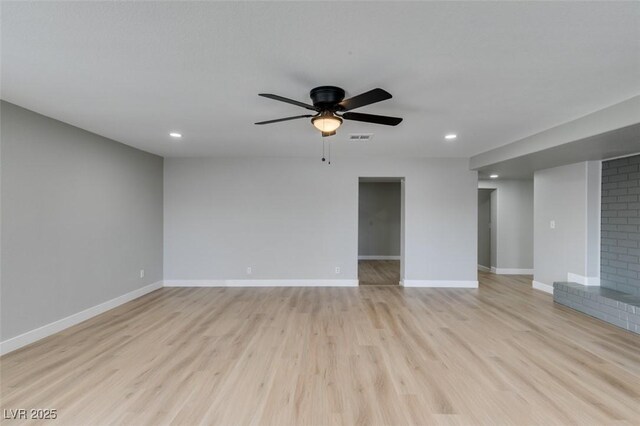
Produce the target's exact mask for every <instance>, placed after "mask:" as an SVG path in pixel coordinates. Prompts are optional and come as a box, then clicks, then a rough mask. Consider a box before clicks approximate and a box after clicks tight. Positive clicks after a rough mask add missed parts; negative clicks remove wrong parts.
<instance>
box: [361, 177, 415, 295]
mask: <svg viewBox="0 0 640 426" xmlns="http://www.w3.org/2000/svg"><path fill="white" fill-rule="evenodd" d="M403 255H404V178H395V177H394V178H374V177H369V178H360V179H359V184H358V281H359V284H360V285H391V286H397V285H399V284H400V281H401V279H402V276H403V275H404V274H403V271H404V262H403Z"/></svg>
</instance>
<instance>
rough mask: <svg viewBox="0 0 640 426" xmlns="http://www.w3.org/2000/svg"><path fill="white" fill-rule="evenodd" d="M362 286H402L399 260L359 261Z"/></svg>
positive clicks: (359, 275) (359, 278)
mask: <svg viewBox="0 0 640 426" xmlns="http://www.w3.org/2000/svg"><path fill="white" fill-rule="evenodd" d="M358 280H359V284H360V285H400V261H399V260H358Z"/></svg>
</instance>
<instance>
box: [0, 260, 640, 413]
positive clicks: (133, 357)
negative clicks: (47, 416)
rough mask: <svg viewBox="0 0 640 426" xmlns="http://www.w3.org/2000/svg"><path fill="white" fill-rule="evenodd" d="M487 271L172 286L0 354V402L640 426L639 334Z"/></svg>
mask: <svg viewBox="0 0 640 426" xmlns="http://www.w3.org/2000/svg"><path fill="white" fill-rule="evenodd" d="M391 267H393V268H395V266H393V265H392V266H391ZM393 273H395V272H394V271H388V274H389V275H392V274H393ZM380 276H385V273H382V274H380ZM479 280H480V286H479V288H478V289H433V288H431V289H427V288H425V289H420V288H403V287H400V286H381V285H380V286H378V285H372V286H366V285H365V286H361V287H358V288H321V287H316V288H308V287H305V288H284V287H283V288H163V289H160V290H158V291H155V292H153V293H151V294H148V295H146V296H144V297H141V298H139V299H137V300H134V301H132V302H129V303H127V304H125V305H122V306H120V307H118V308H116V309H113V310H111V311H108V312H106V313H104V314H102V315H99V316H97V317H95V318H92V319H90V320H88V321H85V322H83V323H81V324H78V325H77V326H75V327H72V328H69V329H67V330H64V331H63V332H61V333H58V334H56V335H53V336H50V337H48V338H46V339H43V340H42V341H39V342H36V343H35V344H33V345H30V346H27V347H25V348H22V349H20V350H17V351H15V352H13V353H10V354H7V355H5V356H3V357H1V358H0V379H1V383H0V392H1V394H0V396H1V399H0V408H1V409H3V410H4V409H6V410H9V409H19V408H26V409H30V408H55V409H57V410H58V419H57V420H55V424H59V425H94V424H96V425H121V424H127V425H145V424H148V425H165V424H167V425H169V424H173V425H195V424H219V425H231V424H233V425H331V424H338V425H352V424H362V425H378V424H379V425H382V424H393V425H399V424H429V425H432V424H433V425H459V424H463V425H468V424H488V425H489V424H491V425H494V424H514V425H526V424H539V425H553V424H580V425H585V424H619V425H634V424H636V425H637V424H640V336H638V335H636V334H633V333H630V332H628V331H625V330H622V329H619V328H616V327H614V326H612V325H610V324H607V323H604V322H601V321H598V320H596V319H594V318H591V317H587V316H584V315H582V314H580V313H578V312H575V311H573V310H571V309H568V308H566V307H564V306H560V305H557V304H555V303H553V299H552V297H551V296H550V295H548V294H545V293H542V292H539V291H536V290H533V289H532V288H531V277H529V276H499V275H493V274H487V273H479ZM2 423H3V424H5V423H6V424H23V423H29V422H24V421H19V420H7V419H3V420H2ZM32 423H33V424H46V422H44V421H38V422H32ZM52 423H53V421H52Z"/></svg>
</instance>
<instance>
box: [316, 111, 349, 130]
mask: <svg viewBox="0 0 640 426" xmlns="http://www.w3.org/2000/svg"><path fill="white" fill-rule="evenodd" d="M311 124H313V126H314V127H315V128H316V129H318V130H320V131H321V132H322V133H333V132H335V131H336V130H337V129H338V127H340V125H341V124H342V118H340V117H338V116H337V115H335V114H333V113H332V112H331V111H325V112H323V113H321V114H320V115H318V116H316V117H313V118H312V119H311Z"/></svg>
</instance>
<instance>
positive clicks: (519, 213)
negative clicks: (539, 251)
mask: <svg viewBox="0 0 640 426" xmlns="http://www.w3.org/2000/svg"><path fill="white" fill-rule="evenodd" d="M478 187H479V188H485V189H495V191H494V192H493V193H492V195H491V196H492V199H493V201H494V204H495V209H493V211H492V214H493V213H495V219H494V221H493V231H494V232H495V240H494V241H495V244H493V245H492V250H495V256H494V257H493V258H492V261H494V263H493V264H492V265H491V266H493V267H495V268H497V270H498V272H500V270H504V271H506V272H509V271H510V270H511V271H514V270H515V271H517V270H531V269H532V268H533V181H532V180H490V181H485V180H481V181H479V182H478Z"/></svg>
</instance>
